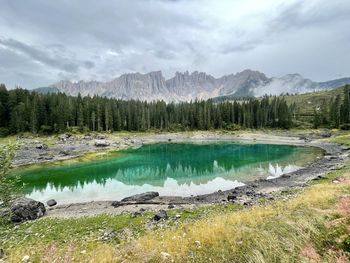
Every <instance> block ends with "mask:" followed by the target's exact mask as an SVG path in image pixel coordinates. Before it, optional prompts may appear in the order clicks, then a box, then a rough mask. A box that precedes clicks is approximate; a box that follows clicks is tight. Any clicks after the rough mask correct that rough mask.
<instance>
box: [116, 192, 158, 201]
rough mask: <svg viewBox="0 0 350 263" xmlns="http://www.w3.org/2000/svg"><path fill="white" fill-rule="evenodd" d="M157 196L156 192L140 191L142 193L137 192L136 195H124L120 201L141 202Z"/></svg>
mask: <svg viewBox="0 0 350 263" xmlns="http://www.w3.org/2000/svg"><path fill="white" fill-rule="evenodd" d="M157 196H159V193H158V192H146V193H142V194H137V195H132V196H129V197H125V198H124V199H122V200H121V201H122V202H143V201H148V200H151V199H153V198H155V197H157Z"/></svg>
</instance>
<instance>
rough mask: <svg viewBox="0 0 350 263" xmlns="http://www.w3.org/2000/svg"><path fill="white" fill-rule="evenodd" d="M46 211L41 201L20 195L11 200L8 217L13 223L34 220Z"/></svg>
mask: <svg viewBox="0 0 350 263" xmlns="http://www.w3.org/2000/svg"><path fill="white" fill-rule="evenodd" d="M45 212H46V209H45V206H44V204H43V203H41V202H38V201H35V200H33V199H29V198H25V197H21V198H18V199H16V200H15V201H13V203H12V205H11V207H10V219H11V221H12V222H13V223H21V222H24V221H28V220H35V219H38V218H40V217H42V216H44V214H45Z"/></svg>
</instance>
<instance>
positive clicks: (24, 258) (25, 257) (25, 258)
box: [22, 255, 30, 262]
mask: <svg viewBox="0 0 350 263" xmlns="http://www.w3.org/2000/svg"><path fill="white" fill-rule="evenodd" d="M29 259H30V257H29V256H28V255H25V256H24V257H23V258H22V262H29Z"/></svg>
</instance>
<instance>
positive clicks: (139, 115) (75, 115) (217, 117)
mask: <svg viewBox="0 0 350 263" xmlns="http://www.w3.org/2000/svg"><path fill="white" fill-rule="evenodd" d="M344 91H345V92H344V97H343V98H341V97H340V96H338V97H336V98H335V99H333V100H332V102H331V103H330V104H328V105H323V106H321V108H320V109H317V111H316V110H315V113H314V126H315V127H319V126H327V127H339V126H340V125H342V124H344V123H350V103H349V96H350V95H349V86H346V87H345V89H344ZM294 112H295V105H287V103H286V101H285V100H284V98H283V97H276V96H274V97H268V96H265V97H263V98H261V99H253V98H250V99H246V100H240V101H234V102H218V103H215V102H212V101H211V100H208V101H194V102H183V103H168V104H167V103H165V102H164V101H156V102H143V101H133V100H131V101H123V100H117V99H108V98H102V97H98V96H94V97H81V96H78V97H72V96H67V95H65V94H62V93H59V94H40V93H36V92H32V91H28V90H25V89H14V90H7V89H6V87H5V85H0V135H7V134H16V133H20V132H33V133H58V132H64V131H69V130H70V129H72V128H73V127H78V128H79V129H80V130H81V131H146V130H150V129H155V130H209V129H237V128H285V129H288V128H291V127H293V117H294V114H293V113H294Z"/></svg>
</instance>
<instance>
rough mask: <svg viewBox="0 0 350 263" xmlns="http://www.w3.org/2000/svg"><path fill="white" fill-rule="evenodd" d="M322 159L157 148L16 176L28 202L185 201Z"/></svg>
mask: <svg viewBox="0 0 350 263" xmlns="http://www.w3.org/2000/svg"><path fill="white" fill-rule="evenodd" d="M321 154H322V151H321V150H320V149H317V148H312V147H295V146H288V145H269V144H242V143H235V142H217V143H212V142H210V143H209V142H202V143H162V144H150V145H144V146H142V147H140V148H138V149H128V150H123V151H116V152H112V153H110V154H108V155H103V157H101V158H99V159H96V160H93V161H85V162H80V163H62V164H61V165H43V166H41V167H40V168H35V169H33V168H30V169H22V170H19V171H18V173H19V174H20V175H21V177H22V181H23V182H24V183H25V187H24V192H25V194H26V195H27V196H28V197H30V198H33V199H36V200H39V201H42V202H46V201H47V200H49V199H51V198H54V199H56V200H57V201H58V203H60V204H63V203H72V202H87V201H92V200H95V201H97V200H120V199H122V198H124V197H126V196H130V195H133V194H137V193H142V192H146V191H158V192H159V193H160V195H180V196H190V195H198V194H206V193H212V192H214V191H218V190H228V189H231V188H234V187H236V186H239V185H243V183H245V182H248V181H251V180H255V179H258V178H273V177H278V176H280V175H282V174H283V173H287V172H291V171H294V170H296V169H298V168H300V167H302V166H304V165H306V164H307V163H308V162H311V161H313V160H314V159H315V158H317V156H321Z"/></svg>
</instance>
